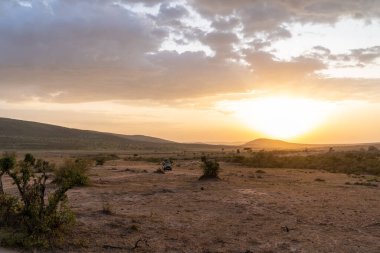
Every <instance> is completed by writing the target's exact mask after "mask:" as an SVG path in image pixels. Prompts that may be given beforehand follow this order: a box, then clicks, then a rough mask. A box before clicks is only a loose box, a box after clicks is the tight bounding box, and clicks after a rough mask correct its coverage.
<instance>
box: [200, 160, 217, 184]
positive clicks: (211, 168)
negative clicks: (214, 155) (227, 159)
mask: <svg viewBox="0 0 380 253" xmlns="http://www.w3.org/2000/svg"><path fill="white" fill-rule="evenodd" d="M201 161H202V164H201V168H202V170H203V175H202V176H201V177H200V178H199V179H212V178H219V172H220V166H219V163H218V162H217V161H216V160H214V159H209V158H207V157H206V156H202V157H201Z"/></svg>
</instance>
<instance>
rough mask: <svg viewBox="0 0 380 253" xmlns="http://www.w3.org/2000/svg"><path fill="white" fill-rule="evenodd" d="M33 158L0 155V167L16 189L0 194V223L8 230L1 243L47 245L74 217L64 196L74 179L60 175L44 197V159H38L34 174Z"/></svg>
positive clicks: (46, 177) (70, 223)
mask: <svg viewBox="0 0 380 253" xmlns="http://www.w3.org/2000/svg"><path fill="white" fill-rule="evenodd" d="M35 161H36V160H35V159H34V157H33V156H32V155H30V154H27V155H26V156H25V159H24V160H23V161H20V162H18V163H16V159H15V156H12V155H4V156H3V158H1V159H0V171H1V172H2V173H3V174H6V175H8V176H9V177H10V178H11V179H12V180H13V183H14V184H15V185H16V187H17V189H18V193H19V194H18V196H17V197H16V196H11V195H8V194H5V193H3V194H1V195H0V225H2V226H5V227H6V228H7V229H8V230H9V231H10V232H9V235H8V236H4V237H3V238H2V243H3V244H6V245H8V246H21V247H25V248H32V247H33V248H34V247H48V246H51V245H52V244H53V242H54V241H57V240H58V239H59V238H60V235H61V234H62V233H64V232H65V231H67V229H68V228H70V227H71V225H72V224H73V223H74V221H75V217H74V215H73V214H72V212H71V211H70V209H69V208H68V206H67V196H66V192H67V191H68V190H69V189H70V188H71V187H73V186H74V183H75V182H73V181H71V178H64V180H61V182H60V183H58V184H57V185H56V186H57V187H56V190H55V191H53V192H51V194H50V195H49V196H48V199H47V200H46V198H45V197H46V195H47V193H46V182H47V180H48V175H47V174H46V171H44V170H43V169H44V168H46V167H47V165H48V163H47V162H42V163H41V164H42V167H41V168H40V169H41V170H42V172H41V173H40V174H39V175H36V174H35V173H34V171H33V169H34V166H35Z"/></svg>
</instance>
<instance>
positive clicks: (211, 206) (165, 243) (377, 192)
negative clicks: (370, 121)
mask: <svg viewBox="0 0 380 253" xmlns="http://www.w3.org/2000/svg"><path fill="white" fill-rule="evenodd" d="M176 165H177V166H176V167H175V168H174V170H173V171H172V172H169V173H166V174H156V173H153V171H154V170H156V169H157V168H158V167H159V165H156V164H153V163H146V162H131V161H123V160H120V161H112V162H109V163H107V164H106V165H105V166H101V167H94V168H93V169H92V170H91V172H90V177H91V180H92V185H91V186H89V187H83V188H75V189H72V190H70V191H69V193H68V195H69V200H70V204H71V206H72V209H73V211H74V212H75V213H76V215H77V221H78V223H77V227H76V228H75V230H74V233H73V235H72V236H70V237H69V238H68V239H67V241H68V242H67V245H66V246H65V248H64V249H60V250H56V251H55V252H173V253H174V252H204V253H206V252H242V253H243V252H245V253H248V252H266V253H269V252H336V253H339V252H342V253H343V252H344V253H350V252H366V253H378V252H380V187H368V186H361V185H347V184H346V182H350V183H354V182H359V181H365V180H366V179H369V178H372V177H370V176H366V178H360V177H351V176H348V175H344V174H331V173H327V172H323V171H314V170H289V169H263V171H264V173H256V169H249V168H243V167H237V166H234V165H229V164H221V166H222V169H223V171H222V173H221V180H219V181H199V180H198V178H199V176H200V174H201V171H200V169H199V163H198V162H197V161H180V162H177V164H176ZM179 166H180V167H179ZM316 179H321V180H320V181H316ZM378 184H379V183H378ZM379 186H380V185H379ZM107 204H108V205H109V206H110V208H111V214H106V213H104V212H103V206H104V205H107ZM0 252H1V250H0Z"/></svg>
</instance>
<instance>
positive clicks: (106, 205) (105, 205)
mask: <svg viewBox="0 0 380 253" xmlns="http://www.w3.org/2000/svg"><path fill="white" fill-rule="evenodd" d="M102 213H104V214H107V215H112V214H113V211H112V206H111V204H110V203H109V202H103V209H102Z"/></svg>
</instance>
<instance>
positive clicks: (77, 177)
mask: <svg viewBox="0 0 380 253" xmlns="http://www.w3.org/2000/svg"><path fill="white" fill-rule="evenodd" d="M90 165H91V162H90V161H88V160H83V159H78V160H75V161H73V160H66V161H65V162H64V164H63V165H62V166H60V167H59V168H58V169H57V170H55V171H54V175H55V179H54V182H55V183H57V184H65V183H66V181H68V182H70V183H71V184H73V186H85V185H88V184H89V183H90V179H89V178H88V175H87V173H88V170H89V169H90Z"/></svg>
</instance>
